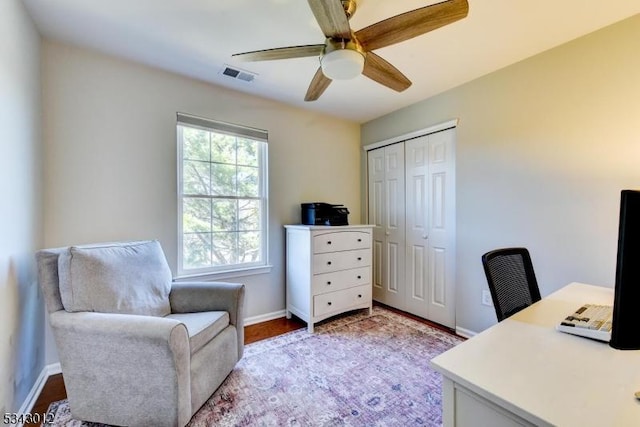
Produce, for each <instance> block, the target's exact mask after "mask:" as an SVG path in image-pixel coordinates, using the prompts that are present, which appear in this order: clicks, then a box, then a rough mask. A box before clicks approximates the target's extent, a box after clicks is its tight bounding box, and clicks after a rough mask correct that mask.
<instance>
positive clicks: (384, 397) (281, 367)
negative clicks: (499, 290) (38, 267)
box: [47, 307, 462, 427]
mask: <svg viewBox="0 0 640 427" xmlns="http://www.w3.org/2000/svg"><path fill="white" fill-rule="evenodd" d="M461 341H462V339H461V338H458V337H456V336H453V335H451V334H448V333H446V332H443V331H440V330H438V329H435V328H432V327H430V326H428V325H425V324H422V323H420V322H416V321H414V320H411V319H409V318H407V317H404V316H401V315H398V314H396V313H393V312H391V311H389V310H385V309H384V308H380V307H374V310H373V315H372V316H368V315H367V312H366V310H365V311H361V312H357V313H355V314H353V315H349V316H345V317H342V318H339V319H336V320H334V321H330V322H327V323H324V324H321V325H319V326H316V328H315V333H314V334H309V333H307V330H306V329H300V330H297V331H294V332H290V333H287V334H284V335H280V336H277V337H274V338H271V339H267V340H264V341H259V342H256V343H253V344H249V345H247V346H246V347H245V353H244V357H243V358H242V360H241V361H240V362H239V363H238V365H237V366H236V368H235V369H234V371H233V372H232V373H231V374H230V375H229V377H227V379H226V380H225V382H224V383H223V384H222V385H221V386H220V388H219V389H218V390H217V391H216V392H215V393H214V395H213V396H212V397H211V398H210V399H209V401H208V402H207V403H205V404H204V406H203V407H202V408H201V409H200V410H199V411H198V412H197V413H196V414H195V415H194V416H193V418H192V419H191V421H190V423H189V424H188V426H189V427H204V426H207V427H209V426H323V427H324V426H326V427H332V426H385V427H392V426H439V425H441V424H442V413H441V376H440V374H438V373H436V372H435V371H433V370H432V369H430V368H429V360H430V359H431V358H433V357H435V356H437V355H438V354H440V353H442V352H444V351H446V350H447V349H449V348H451V347H453V346H455V345H456V344H458V343H459V342H461ZM49 412H50V413H52V414H54V417H53V418H54V421H53V423H52V424H47V425H52V426H56V427H61V426H67V427H71V426H73V427H98V426H101V425H100V424H94V423H83V422H81V421H76V420H73V419H71V415H70V413H69V406H68V404H67V402H66V401H65V400H63V401H60V402H55V403H53V404H52V405H51V407H50V408H49Z"/></svg>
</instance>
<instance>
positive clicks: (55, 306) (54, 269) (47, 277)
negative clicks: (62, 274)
mask: <svg viewBox="0 0 640 427" xmlns="http://www.w3.org/2000/svg"><path fill="white" fill-rule="evenodd" d="M66 250H68V248H52V249H42V250H39V251H38V252H36V260H37V265H38V282H39V283H40V288H41V289H42V294H43V295H44V301H45V304H46V306H47V311H48V312H49V313H53V312H54V311H58V310H64V306H63V305H62V298H61V297H60V285H59V277H58V258H59V257H60V255H61V254H62V253H64V252H65V251H66Z"/></svg>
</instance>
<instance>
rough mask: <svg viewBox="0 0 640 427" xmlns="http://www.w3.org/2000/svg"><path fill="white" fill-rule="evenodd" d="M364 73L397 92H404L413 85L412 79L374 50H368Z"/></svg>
mask: <svg viewBox="0 0 640 427" xmlns="http://www.w3.org/2000/svg"><path fill="white" fill-rule="evenodd" d="M362 74H364V75H365V76H367V77H369V78H370V79H371V80H373V81H376V82H378V83H380V84H381V85H384V86H386V87H388V88H391V89H393V90H395V91H397V92H402V91H403V90H405V89H407V88H408V87H409V86H411V80H409V79H408V78H407V77H406V76H405V75H404V74H402V73H401V72H400V70H398V69H397V68H396V67H394V66H393V65H391V64H390V63H388V62H387V61H386V60H384V59H382V58H381V57H380V56H379V55H376V54H375V53H373V52H367V58H366V60H365V62H364V70H363V71H362Z"/></svg>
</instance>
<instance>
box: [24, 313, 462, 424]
mask: <svg viewBox="0 0 640 427" xmlns="http://www.w3.org/2000/svg"><path fill="white" fill-rule="evenodd" d="M374 305H377V306H381V307H384V308H386V309H388V310H390V311H393V312H395V313H399V314H402V315H404V316H407V317H409V318H411V319H414V320H417V321H418V322H421V323H425V324H427V325H430V326H433V327H435V328H438V329H441V330H443V331H446V332H449V333H454V331H453V330H452V329H450V328H447V327H445V326H442V325H439V324H437V323H434V322H430V321H428V320H425V319H423V318H421V317H418V316H414V315H412V314H409V313H407V312H404V311H401V310H397V309H395V308H392V307H389V306H386V305H384V304H380V303H377V302H374ZM306 326H307V324H306V323H305V322H304V321H302V320H300V319H298V318H297V317H295V316H292V318H291V319H286V318H284V317H282V318H279V319H274V320H269V321H266V322H262V323H257V324H255V325H249V326H245V328H244V342H245V344H251V343H254V342H256V341H260V340H263V339H266V338H271V337H275V336H278V335H282V334H285V333H287V332H291V331H295V330H297V329H300V328H304V327H306ZM66 398H67V391H66V389H65V386H64V379H63V378H62V374H56V375H52V376H50V377H49V379H47V383H46V384H45V385H44V388H43V389H42V392H41V393H40V396H39V397H38V400H37V401H36V403H35V405H34V407H33V409H32V411H31V413H32V414H33V413H40V414H44V413H46V412H47V409H48V408H49V405H50V404H52V403H53V402H57V401H58V400H62V399H66ZM38 425H39V424H25V426H27V427H31V426H38Z"/></svg>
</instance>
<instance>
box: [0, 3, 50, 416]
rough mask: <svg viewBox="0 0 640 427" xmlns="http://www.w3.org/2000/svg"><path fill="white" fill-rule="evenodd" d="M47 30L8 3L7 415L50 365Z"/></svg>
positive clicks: (1, 332) (0, 98)
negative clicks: (44, 89)
mask: <svg viewBox="0 0 640 427" xmlns="http://www.w3.org/2000/svg"><path fill="white" fill-rule="evenodd" d="M39 57H40V36H39V35H38V33H37V31H36V30H35V27H34V25H33V23H32V22H31V20H30V18H29V17H28V16H27V14H26V12H25V10H24V7H23V5H22V2H21V1H19V0H4V1H0V200H1V208H0V414H2V415H4V414H5V412H17V411H18V410H19V409H20V406H21V405H22V403H23V401H24V400H25V398H26V397H27V394H28V393H29V391H30V389H31V387H32V386H33V384H34V383H35V382H36V379H37V377H38V375H39V374H40V371H41V370H42V367H43V366H44V333H43V331H44V323H43V318H44V308H43V305H42V298H41V297H40V294H39V292H38V285H37V280H36V275H35V266H34V257H33V253H34V252H35V250H36V249H37V248H38V247H39V246H40V244H41V237H42V236H41V231H42V227H41V195H42V194H41V193H42V192H41V172H40V169H41V143H40V139H41V137H40V59H39Z"/></svg>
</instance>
